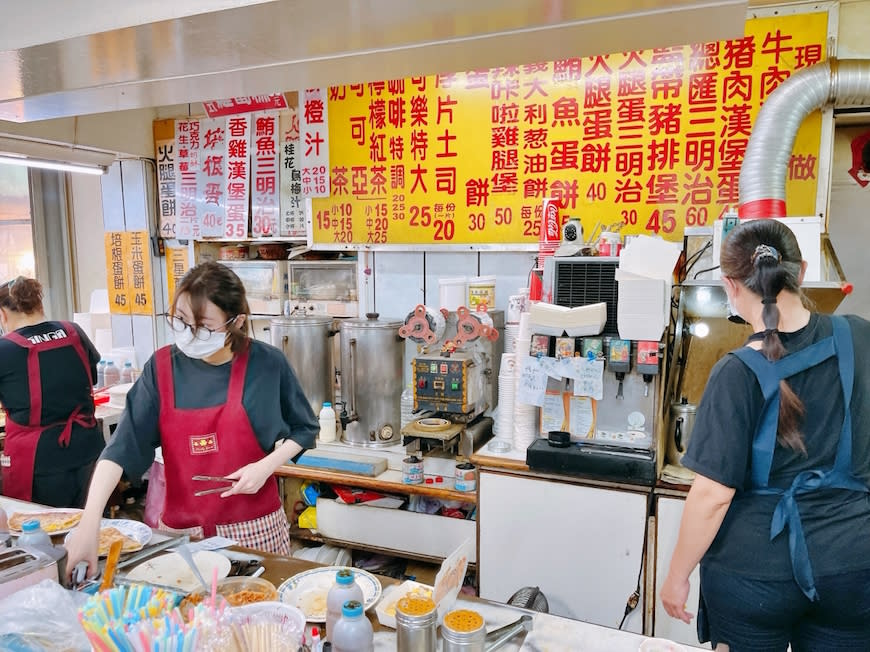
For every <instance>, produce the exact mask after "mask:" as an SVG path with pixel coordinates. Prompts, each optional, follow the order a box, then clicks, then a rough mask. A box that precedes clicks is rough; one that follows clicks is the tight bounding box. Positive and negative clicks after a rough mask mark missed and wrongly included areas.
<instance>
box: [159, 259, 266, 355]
mask: <svg viewBox="0 0 870 652" xmlns="http://www.w3.org/2000/svg"><path fill="white" fill-rule="evenodd" d="M185 292H186V293H187V295H188V297H190V308H191V310H193V315H192V317H193V320H194V324H193V325H194V326H201V325H202V316H203V313H204V312H205V303H206V301H211V302H212V303H213V304H214V305H216V306H217V307H218V308H220V309H221V310H222V311H223V312H224V314H226V316H227V319H232V318H233V317H236V316H237V315H245V322H244V324H242V326H241V327H239V326H236V325H235V323H230V324H227V332H228V333H229V334H230V335H229V339H230V348H231V349H232V351H233V353H237V352H238V351H243V350H244V349H245V347H246V346H248V333H247V329H248V322H249V321H250V319H249V317H250V312H251V310H250V308H248V299H247V298H246V297H245V286H244V285H242V281H241V279H240V278H239V277H238V276H236V274H235V273H234V272H233V271H232V270H231V269H230V268H229V267H227V266H226V265H221V264H220V263H215V262H207V263H200V264H199V265H197V266H196V267H193V268H192V269H191V270H190V271H189V272H187V274H185V275H184V278H182V279H181V283H179V284H178V287H177V288H176V290H175V298H174V299H173V300H172V314H175V309H176V305H177V303H178V297H179V295H181V294H184V293H185Z"/></svg>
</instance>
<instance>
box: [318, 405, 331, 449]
mask: <svg viewBox="0 0 870 652" xmlns="http://www.w3.org/2000/svg"><path fill="white" fill-rule="evenodd" d="M318 418H319V420H320V441H322V442H324V443H328V442H331V441H335V410H333V409H332V403H330V402H329V401H326V402H324V404H323V407H322V408H320V416H319V417H318Z"/></svg>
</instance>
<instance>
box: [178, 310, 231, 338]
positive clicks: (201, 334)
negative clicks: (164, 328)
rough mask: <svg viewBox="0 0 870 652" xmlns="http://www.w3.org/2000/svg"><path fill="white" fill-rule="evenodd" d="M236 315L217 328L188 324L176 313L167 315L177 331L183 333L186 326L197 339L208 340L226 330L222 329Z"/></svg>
mask: <svg viewBox="0 0 870 652" xmlns="http://www.w3.org/2000/svg"><path fill="white" fill-rule="evenodd" d="M236 317H238V315H236ZM236 317H230V318H229V319H227V320H226V321H225V322H224V323H223V324H221V325H220V326H218V327H217V328H209V327H208V326H193V325H191V324H188V323H187V322H186V321H184V320H183V319H182V318H181V317H176V316H175V315H166V323H167V324H169V328H171V329H172V330H173V332H175V333H183V332H184V329H185V328H189V329H190V332H191V333H193V336H194V337H195V338H196V339H198V340H201V341H203V342H206V341H208V340H209V339H211V336H212V335H214V334H215V333H223V332H226V331H224V330H221V329H223V328H225V327H226V326H227V324H229V323H230V322H232V321H233V320H234V319H235V318H236Z"/></svg>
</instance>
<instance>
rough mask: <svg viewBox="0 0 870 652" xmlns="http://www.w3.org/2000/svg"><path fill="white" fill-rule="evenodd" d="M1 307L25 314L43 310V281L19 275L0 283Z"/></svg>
mask: <svg viewBox="0 0 870 652" xmlns="http://www.w3.org/2000/svg"><path fill="white" fill-rule="evenodd" d="M0 308H5V309H6V310H13V311H15V312H20V313H22V314H24V315H32V314H33V313H35V312H42V311H43V308H42V283H40V282H39V281H37V280H36V279H35V278H26V277H24V276H19V277H18V278H14V279H12V280H11V281H9V282H7V283H4V284H3V285H0Z"/></svg>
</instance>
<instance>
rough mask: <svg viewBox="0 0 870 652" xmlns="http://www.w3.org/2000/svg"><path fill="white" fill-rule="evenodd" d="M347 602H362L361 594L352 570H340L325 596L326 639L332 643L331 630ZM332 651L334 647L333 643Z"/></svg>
mask: <svg viewBox="0 0 870 652" xmlns="http://www.w3.org/2000/svg"><path fill="white" fill-rule="evenodd" d="M348 600H356V601H357V602H359V603H360V604H362V602H363V592H362V588H361V587H360V585H359V584H357V583H356V582H355V581H354V577H353V570H352V569H350V568H342V569H341V570H340V571H338V572H337V573H336V574H335V584H333V585H332V588H330V589H329V593H327V594H326V638H327V639H328V640H329V641H332V629H333V628H334V627H335V624H336V623H337V622H338V621H339V619H340V618H341V609H342V607H343V606H344V603H345V602H347V601H348ZM333 650H335V645H334V641H333Z"/></svg>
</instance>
